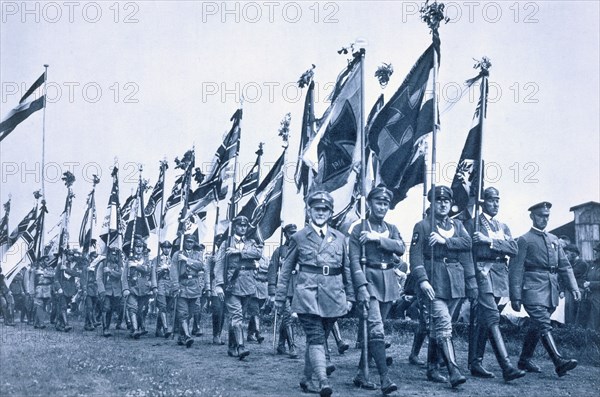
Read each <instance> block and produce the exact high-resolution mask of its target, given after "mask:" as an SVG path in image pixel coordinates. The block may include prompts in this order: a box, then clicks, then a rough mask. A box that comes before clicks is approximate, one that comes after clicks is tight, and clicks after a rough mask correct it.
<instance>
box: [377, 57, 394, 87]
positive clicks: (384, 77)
mask: <svg viewBox="0 0 600 397" xmlns="http://www.w3.org/2000/svg"><path fill="white" fill-rule="evenodd" d="M393 73H394V67H393V66H392V64H391V63H385V62H383V63H382V65H381V66H379V67H378V68H377V70H376V71H375V77H377V80H378V81H379V85H380V86H381V88H385V87H386V86H387V85H388V83H389V82H390V76H391V75H392V74H393Z"/></svg>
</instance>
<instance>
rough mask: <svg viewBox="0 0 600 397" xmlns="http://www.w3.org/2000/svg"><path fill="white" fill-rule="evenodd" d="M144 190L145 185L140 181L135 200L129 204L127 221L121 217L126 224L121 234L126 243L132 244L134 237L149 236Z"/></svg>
mask: <svg viewBox="0 0 600 397" xmlns="http://www.w3.org/2000/svg"><path fill="white" fill-rule="evenodd" d="M144 190H146V183H145V182H144V181H143V180H141V179H140V182H139V184H138V188H137V192H136V195H135V198H134V199H133V201H132V202H131V206H130V212H129V214H128V219H127V221H125V219H124V217H123V221H124V222H126V223H125V225H126V226H125V231H124V234H123V236H124V240H125V241H126V242H133V238H134V236H140V237H142V238H143V239H145V238H147V237H148V236H149V235H150V227H149V226H148V219H147V218H146V211H145V209H144Z"/></svg>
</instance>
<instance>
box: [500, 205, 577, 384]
mask: <svg viewBox="0 0 600 397" xmlns="http://www.w3.org/2000/svg"><path fill="white" fill-rule="evenodd" d="M551 207H552V204H550V203H549V202H547V201H544V202H541V203H538V204H535V205H533V206H531V207H530V208H529V211H530V215H529V217H530V218H531V220H532V223H533V227H532V228H531V230H529V231H528V232H527V233H525V234H524V235H523V236H521V237H519V239H518V240H517V244H518V246H519V253H518V254H517V256H516V257H514V258H513V259H512V260H511V261H510V266H509V267H508V273H509V289H510V304H511V306H512V308H513V310H515V311H517V312H518V311H520V310H521V304H522V305H523V306H524V307H525V311H526V312H527V314H529V317H530V319H531V324H532V326H531V327H530V329H529V331H528V332H527V335H526V336H525V341H524V343H523V350H522V351H521V357H520V358H519V363H518V366H519V369H523V370H526V371H528V372H541V370H540V368H539V367H538V366H537V365H535V364H534V363H533V361H531V358H532V357H533V353H534V351H535V347H536V345H537V342H538V340H539V339H540V337H541V339H542V344H543V345H544V348H545V349H546V351H547V352H548V355H549V356H550V358H551V359H552V362H553V363H554V368H555V371H556V373H557V375H558V376H564V375H566V374H567V371H570V370H572V369H574V368H575V367H576V366H577V361H576V360H570V359H564V358H563V357H562V356H561V355H560V353H559V352H558V349H557V347H556V343H555V342H554V338H553V337H552V325H551V324H550V316H551V315H552V313H553V312H554V310H555V309H556V307H557V306H558V294H559V290H558V286H559V277H560V279H561V282H562V285H563V286H564V287H565V288H566V289H568V290H569V291H570V292H571V293H572V294H573V299H575V300H576V301H579V299H580V298H581V294H580V292H579V288H577V282H576V281H575V276H574V275H573V269H572V268H571V264H570V263H569V261H568V260H567V257H566V256H565V253H564V251H563V249H562V247H561V245H560V243H559V241H558V237H556V236H555V235H553V234H550V233H547V232H546V231H545V229H546V226H547V225H548V218H549V217H550V208H551Z"/></svg>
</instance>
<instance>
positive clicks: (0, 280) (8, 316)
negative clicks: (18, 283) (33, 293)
mask: <svg viewBox="0 0 600 397" xmlns="http://www.w3.org/2000/svg"><path fill="white" fill-rule="evenodd" d="M13 282H14V280H13ZM0 312H1V313H2V315H3V316H4V325H8V326H10V327H14V326H15V299H14V297H13V293H12V291H11V290H10V288H8V285H7V284H6V280H5V278H4V274H3V273H2V269H1V268H0Z"/></svg>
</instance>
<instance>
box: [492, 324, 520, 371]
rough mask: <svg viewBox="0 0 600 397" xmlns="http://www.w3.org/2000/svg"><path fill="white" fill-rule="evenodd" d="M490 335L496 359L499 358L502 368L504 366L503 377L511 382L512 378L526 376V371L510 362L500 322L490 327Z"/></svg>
mask: <svg viewBox="0 0 600 397" xmlns="http://www.w3.org/2000/svg"><path fill="white" fill-rule="evenodd" d="M489 337H490V344H491V345H492V349H493V350H494V354H495V355H496V360H498V364H500V368H502V377H503V378H504V380H505V381H506V382H510V381H511V380H514V379H518V378H522V377H524V376H525V371H521V370H520V369H517V368H515V367H513V366H512V364H511V363H510V359H509V358H508V352H507V351H506V346H505V345H504V339H503V338H502V333H501V332H500V327H498V324H496V325H492V326H491V327H490V328H489Z"/></svg>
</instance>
